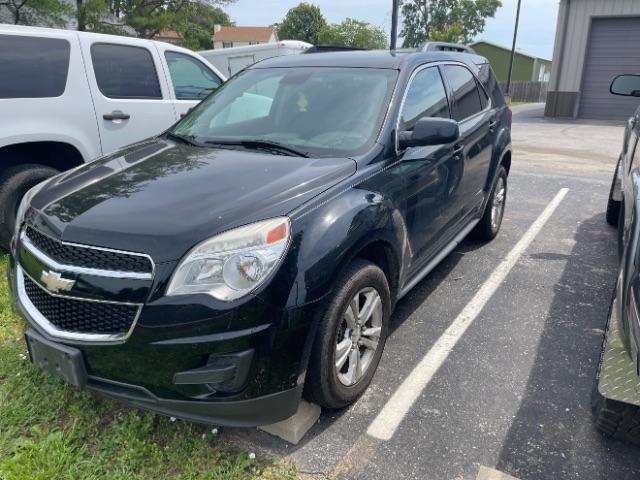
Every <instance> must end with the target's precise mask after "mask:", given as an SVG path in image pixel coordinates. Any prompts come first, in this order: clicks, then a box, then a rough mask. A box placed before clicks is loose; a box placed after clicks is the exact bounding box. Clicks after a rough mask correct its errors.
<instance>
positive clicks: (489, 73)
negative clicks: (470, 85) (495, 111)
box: [478, 63, 505, 107]
mask: <svg viewBox="0 0 640 480" xmlns="http://www.w3.org/2000/svg"><path fill="white" fill-rule="evenodd" d="M478 80H480V82H481V83H482V85H483V86H484V89H485V90H486V91H487V93H488V94H489V96H490V97H491V100H492V103H493V105H494V106H496V107H499V106H502V105H504V104H505V101H504V95H503V94H502V90H501V89H500V84H499V83H498V79H497V78H496V76H495V74H494V73H493V69H492V68H491V65H489V64H488V63H485V64H483V65H480V69H479V71H478Z"/></svg>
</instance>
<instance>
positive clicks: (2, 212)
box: [0, 164, 59, 250]
mask: <svg viewBox="0 0 640 480" xmlns="http://www.w3.org/2000/svg"><path fill="white" fill-rule="evenodd" d="M57 173H59V172H58V170H56V169H54V168H51V167H46V166H44V165H39V164H24V165H16V166H14V167H11V168H8V169H6V170H5V171H4V172H2V174H0V247H1V248H4V249H5V250H8V249H9V243H10V242H11V237H12V236H13V231H14V229H15V224H16V213H17V212H18V207H19V206H20V201H21V200H22V197H23V196H24V194H25V193H27V191H28V190H29V189H30V188H31V187H34V186H36V185H37V184H38V183H40V182H43V181H44V180H46V179H48V178H51V177H52V176H53V175H55V174H57Z"/></svg>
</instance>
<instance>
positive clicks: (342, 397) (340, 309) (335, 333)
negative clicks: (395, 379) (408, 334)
mask: <svg viewBox="0 0 640 480" xmlns="http://www.w3.org/2000/svg"><path fill="white" fill-rule="evenodd" d="M390 314H391V300H390V293H389V285H388V283H387V279H386V277H385V275H384V273H383V271H382V270H381V269H380V268H379V267H377V266H376V265H374V264H373V263H371V262H368V261H365V260H356V261H354V262H353V263H352V264H351V265H349V267H347V269H346V270H345V271H344V272H343V273H342V275H341V276H340V278H339V279H338V281H337V282H336V285H335V288H334V289H333V293H332V295H331V298H330V301H329V305H328V306H327V308H325V309H324V310H323V312H322V314H321V318H320V323H319V326H318V332H317V334H316V338H315V342H314V345H313V349H312V352H311V358H310V360H309V368H308V370H307V379H306V384H305V396H306V397H307V399H309V400H310V401H312V402H315V403H317V404H319V405H321V406H323V407H326V408H343V407H346V406H348V405H350V404H351V403H353V402H355V401H356V400H357V399H358V397H359V396H360V395H362V393H363V392H364V391H365V390H366V388H367V387H368V386H369V384H370V383H371V379H372V378H373V374H374V373H375V371H376V369H377V367H378V363H379V362H380V357H381V356H382V350H383V349H384V344H385V341H386V338H387V333H388V329H389V316H390Z"/></svg>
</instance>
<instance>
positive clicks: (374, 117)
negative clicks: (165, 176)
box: [172, 67, 397, 157]
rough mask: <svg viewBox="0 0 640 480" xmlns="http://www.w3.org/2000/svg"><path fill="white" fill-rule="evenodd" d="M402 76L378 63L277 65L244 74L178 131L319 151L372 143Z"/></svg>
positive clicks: (340, 152) (210, 141)
mask: <svg viewBox="0 0 640 480" xmlns="http://www.w3.org/2000/svg"><path fill="white" fill-rule="evenodd" d="M396 78H397V71H395V70H386V69H375V68H317V67H315V68H312V67H304V68H302V67H301V68H271V69H250V70H245V71H244V72H242V73H240V74H238V75H237V76H235V77H234V78H233V79H231V80H230V81H229V82H227V83H226V84H224V85H223V86H222V87H221V88H220V89H218V90H217V91H216V92H215V93H214V94H213V95H211V96H209V97H208V98H207V99H205V100H204V101H203V102H202V103H201V104H200V105H198V107H197V108H196V109H195V110H194V111H193V112H192V113H191V114H189V115H188V116H187V117H185V118H184V119H183V120H182V121H181V122H180V123H178V124H177V125H176V126H175V127H174V129H173V131H172V133H174V134H176V135H179V136H182V137H188V138H191V139H193V140H194V141H195V142H196V143H199V144H207V145H215V142H220V144H222V145H224V144H225V143H226V144H227V145H228V144H229V143H233V142H237V143H240V142H247V141H251V142H256V141H257V142H261V141H262V142H270V143H275V144H279V145H282V146H287V147H290V148H292V149H295V150H296V151H300V152H304V153H306V154H309V155H313V156H324V157H326V156H348V155H353V154H357V153H362V152H364V151H366V150H367V149H368V148H370V147H371V146H372V144H373V143H374V142H375V140H376V137H377V134H378V132H379V130H380V127H381V124H382V121H383V120H384V114H385V112H386V110H387V106H388V105H389V99H390V97H391V93H392V91H393V87H394V85H395V82H396Z"/></svg>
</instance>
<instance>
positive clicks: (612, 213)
mask: <svg viewBox="0 0 640 480" xmlns="http://www.w3.org/2000/svg"><path fill="white" fill-rule="evenodd" d="M619 169H620V160H618V164H617V165H616V171H615V172H614V173H613V180H612V181H611V188H610V189H609V199H608V200H607V215H606V216H607V223H608V224H609V225H611V226H612V227H617V226H618V219H619V218H620V206H621V204H622V202H621V201H620V200H614V198H613V192H614V191H615V189H616V184H617V183H618V170H619Z"/></svg>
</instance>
